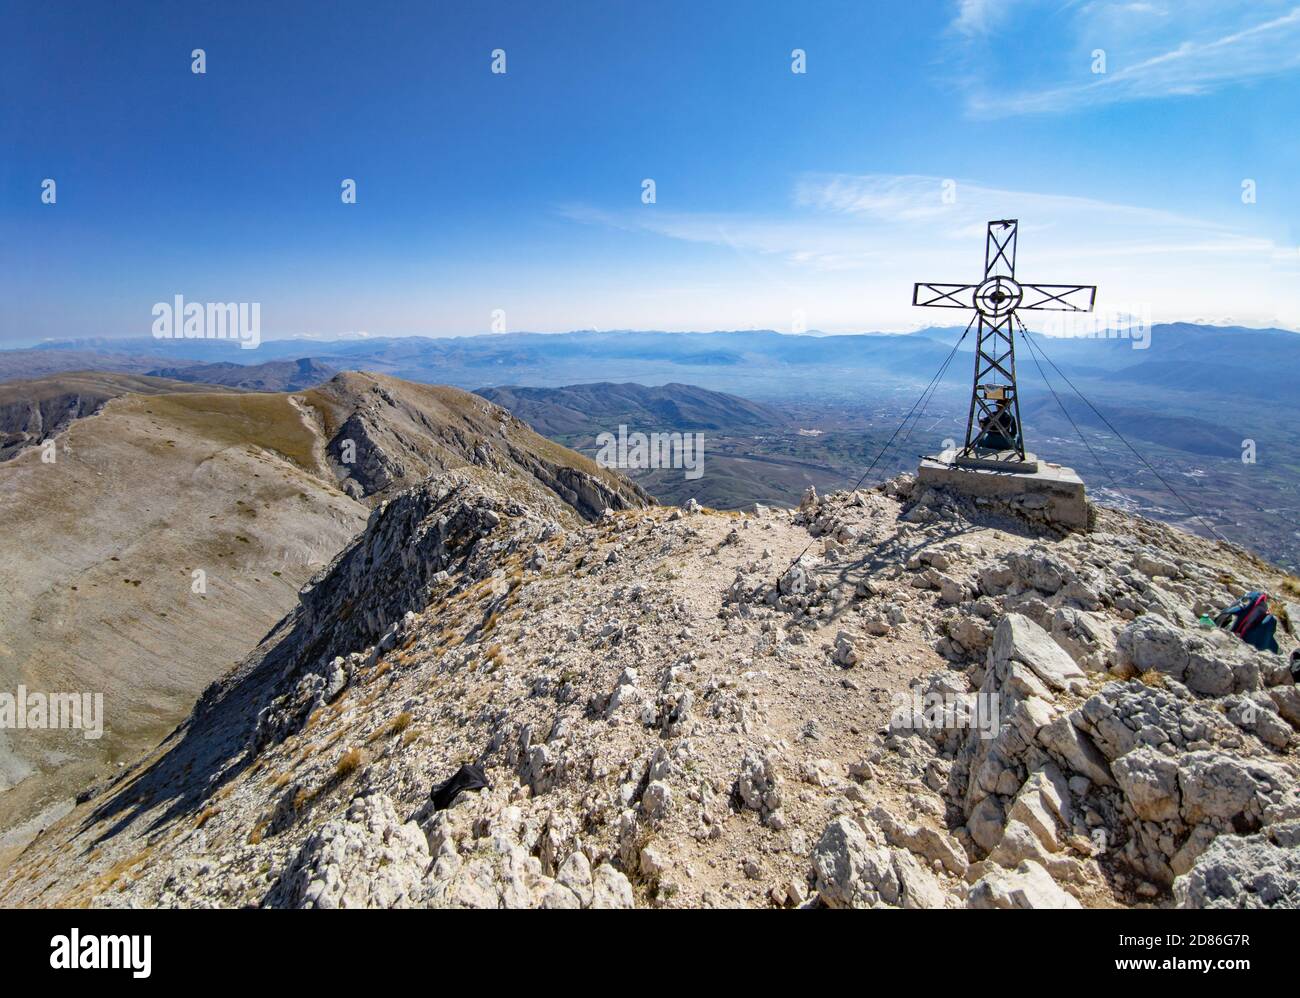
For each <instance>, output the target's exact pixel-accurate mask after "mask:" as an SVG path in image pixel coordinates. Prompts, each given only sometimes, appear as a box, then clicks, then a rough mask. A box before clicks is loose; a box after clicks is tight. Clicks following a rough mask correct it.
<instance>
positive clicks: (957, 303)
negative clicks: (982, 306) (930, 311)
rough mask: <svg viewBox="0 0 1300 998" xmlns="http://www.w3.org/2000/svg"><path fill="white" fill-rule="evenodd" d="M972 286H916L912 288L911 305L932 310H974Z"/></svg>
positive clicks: (973, 290)
mask: <svg viewBox="0 0 1300 998" xmlns="http://www.w3.org/2000/svg"><path fill="white" fill-rule="evenodd" d="M975 287H976V286H975V285H974V284H917V285H914V286H913V288H912V304H913V305H930V306H933V307H934V308H974V307H975Z"/></svg>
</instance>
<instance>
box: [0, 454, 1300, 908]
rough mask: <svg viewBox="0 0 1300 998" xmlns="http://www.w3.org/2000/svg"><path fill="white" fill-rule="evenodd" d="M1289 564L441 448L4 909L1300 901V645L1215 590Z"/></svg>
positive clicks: (902, 492) (47, 847) (1281, 583)
mask: <svg viewBox="0 0 1300 998" xmlns="http://www.w3.org/2000/svg"><path fill="white" fill-rule="evenodd" d="M1295 585H1296V582H1295V580H1294V579H1292V578H1289V577H1287V576H1285V575H1283V574H1282V573H1281V572H1280V571H1278V570H1277V569H1275V568H1273V567H1272V566H1269V565H1267V564H1265V563H1263V562H1261V561H1260V560H1259V559H1257V558H1255V557H1253V556H1251V555H1250V554H1248V553H1247V552H1245V551H1243V550H1241V549H1238V548H1235V547H1232V546H1230V545H1225V544H1221V543H1216V542H1211V541H1207V540H1204V539H1201V538H1197V537H1192V536H1190V535H1187V534H1184V533H1181V532H1179V531H1177V530H1175V529H1172V528H1169V527H1166V526H1163V525H1160V524H1156V523H1153V522H1150V521H1146V520H1142V519H1138V518H1135V517H1131V516H1128V515H1125V514H1121V513H1117V512H1114V511H1109V510H1105V509H1099V510H1098V511H1097V516H1096V522H1095V524H1094V527H1093V529H1092V530H1090V531H1087V532H1077V533H1070V534H1066V535H1061V534H1058V533H1056V532H1054V531H1053V530H1052V529H1051V528H1050V527H1049V526H1047V525H1044V524H1042V523H1040V522H1036V521H1035V520H1034V519H1033V518H1032V516H1030V515H1027V513H1026V511H1025V510H1018V509H1015V508H1012V507H1003V506H998V505H995V504H992V503H989V502H987V501H982V502H980V503H978V504H976V503H974V502H972V501H969V500H966V499H962V498H960V497H957V496H954V495H951V494H948V493H945V492H943V491H942V490H937V489H932V488H926V487H922V486H919V485H917V483H916V482H915V481H914V480H912V479H911V478H910V477H907V476H904V477H902V478H898V479H894V480H892V481H890V482H888V483H886V484H885V485H883V486H880V487H877V488H873V489H870V490H860V491H855V492H837V493H834V494H832V495H829V496H825V497H817V496H816V495H814V494H809V495H808V496H806V497H805V500H804V502H803V504H802V505H801V506H800V508H798V509H794V510H783V509H765V508H762V507H759V508H757V509H755V511H753V512H752V513H743V514H740V513H719V512H715V511H711V510H707V509H701V508H699V507H697V506H695V505H694V504H693V503H688V505H687V506H686V507H684V508H682V509H671V508H664V507H654V506H651V507H645V508H631V509H625V510H618V511H614V510H609V511H606V512H605V513H604V514H603V515H601V516H599V518H598V519H596V520H595V521H594V522H587V521H585V520H584V519H582V518H581V517H579V516H578V515H577V514H576V513H575V511H574V509H573V508H572V507H571V506H569V505H565V504H564V503H561V502H560V501H559V500H558V499H557V498H556V494H555V493H554V492H553V491H550V490H549V489H547V488H546V487H544V486H543V485H542V484H532V483H529V482H521V481H520V480H518V479H517V478H507V477H505V476H503V475H502V474H500V473H498V472H496V471H494V470H492V469H491V468H490V467H469V468H463V469H459V470H456V471H452V472H446V473H440V474H434V475H432V476H430V477H428V478H426V479H425V480H423V481H421V482H419V483H418V484H415V485H414V486H413V487H410V488H408V489H406V490H405V491H401V492H397V493H396V494H393V495H391V496H390V497H388V498H386V499H384V500H383V501H382V502H380V503H379V504H378V505H376V507H375V508H374V510H373V511H372V512H371V514H370V517H369V521H368V523H367V525H366V528H365V530H364V531H363V532H362V533H361V535H360V536H359V537H358V538H357V539H356V540H354V541H353V542H352V544H350V545H349V546H348V547H347V548H345V549H344V551H343V552H342V553H341V554H340V555H339V556H338V557H337V558H336V559H335V560H334V561H333V563H332V564H331V565H330V566H329V567H328V568H327V569H326V570H324V571H323V572H321V573H320V574H319V575H318V576H317V577H316V578H315V579H313V580H312V581H311V582H310V583H309V584H308V585H307V586H306V587H305V588H304V589H303V591H302V593H301V597H300V601H299V604H298V607H297V608H296V609H295V610H293V611H292V612H291V613H290V614H289V615H288V616H287V617H286V618H285V619H284V620H283V621H282V622H281V623H280V624H279V625H278V626H277V628H276V629H275V630H273V631H272V632H271V633H270V634H269V635H268V636H267V637H266V638H265V639H264V641H263V642H262V644H261V645H260V646H259V647H258V648H257V650H256V651H255V652H254V653H253V654H252V655H250V656H249V657H248V659H246V660H245V661H244V662H243V663H242V664H241V665H240V666H239V667H238V668H236V669H235V670H234V671H233V672H231V673H230V674H229V675H228V676H226V677H225V678H224V679H222V680H221V681H219V682H217V683H215V684H213V685H212V686H211V687H210V688H209V689H208V690H207V691H206V692H205V693H204V694H203V696H202V698H201V699H200V700H199V702H198V704H197V705H196V707H195V708H194V711H193V713H192V715H191V717H190V718H189V719H188V720H187V721H186V722H185V723H184V724H183V725H181V726H180V727H179V728H178V729H177V730H176V731H175V732H174V733H173V734H172V735H171V736H170V737H169V738H168V739H167V740H166V741H164V742H163V743H162V744H161V745H160V746H159V747H158V749H157V750H156V751H154V752H153V753H152V754H150V755H149V756H147V757H145V758H144V759H141V760H140V761H139V762H137V763H136V764H135V765H133V766H131V767H130V768H129V769H127V770H126V771H125V772H123V773H122V774H121V775H120V776H119V777H118V778H117V779H115V780H114V781H113V782H112V783H111V784H108V785H104V786H101V787H97V788H92V789H91V790H88V791H87V792H86V793H85V794H83V795H82V798H81V803H80V804H79V805H78V807H77V808H76V809H75V810H74V811H73V812H72V813H71V814H69V815H68V816H67V817H65V818H64V819H62V820H61V821H60V822H58V823H57V824H55V825H54V826H53V827H51V828H49V829H47V830H46V831H45V832H44V833H43V834H42V835H41V836H40V837H38V838H37V839H36V840H35V841H34V842H33V843H32V844H31V845H30V846H29V847H28V848H27V849H26V850H25V852H24V853H23V854H22V855H21V856H20V857H19V858H18V859H17V860H16V861H15V862H14V863H13V864H12V865H11V866H10V868H9V869H8V870H7V871H5V873H4V874H3V875H2V876H0V903H4V904H9V905H55V904H57V905H94V906H129V905H162V906H183V907H202V906H245V905H255V906H270V907H281V906H288V907H394V906H397V907H422V906H435V907H442V906H452V907H570V908H578V907H592V908H601V907H632V906H638V907H640V906H651V907H681V906H764V907H803V906H829V907H868V906H872V907H875V906H881V907H885V906H887V907H949V908H959V907H969V908H992V907H996V908H1008V907H1015V908H1038V907H1058V908H1059V907H1080V906H1082V907H1111V906H1133V905H1156V906H1182V907H1292V906H1295V905H1297V904H1300V764H1298V760H1297V754H1296V752H1297V744H1300V742H1298V740H1297V733H1296V732H1297V728H1298V727H1300V691H1298V690H1297V689H1296V687H1295V685H1294V684H1293V682H1292V679H1291V676H1290V673H1289V670H1288V668H1287V662H1286V657H1285V653H1286V652H1289V651H1290V650H1291V649H1292V648H1293V647H1294V646H1295V640H1294V638H1293V637H1292V636H1291V635H1290V634H1289V633H1282V632H1281V631H1280V632H1279V636H1280V639H1281V641H1282V643H1283V652H1284V654H1283V655H1281V656H1279V655H1270V654H1265V653H1260V652H1255V651H1254V650H1252V649H1250V648H1248V647H1247V646H1245V645H1244V644H1242V643H1241V642H1239V641H1237V640H1236V639H1235V638H1233V637H1232V636H1230V635H1228V634H1226V633H1223V632H1219V631H1213V630H1205V629H1203V628H1201V627H1199V626H1198V623H1197V618H1198V616H1199V615H1200V614H1201V613H1203V612H1206V611H1210V612H1213V610H1215V609H1217V608H1219V607H1221V606H1223V605H1226V604H1227V603H1229V602H1231V601H1232V599H1234V598H1235V597H1236V596H1237V595H1239V594H1240V592H1242V591H1244V590H1247V589H1266V590H1268V591H1270V592H1272V593H1274V594H1275V595H1276V596H1277V597H1279V599H1278V603H1277V605H1278V606H1279V607H1280V608H1283V609H1285V607H1286V603H1285V599H1286V598H1288V597H1294V596H1296V595H1297V590H1296V589H1295ZM463 764H477V765H481V766H482V767H483V773H484V775H485V776H486V780H485V782H486V783H487V784H488V786H486V787H483V788H481V789H476V790H470V791H467V792H464V793H462V794H460V795H459V797H457V798H456V799H455V801H454V803H453V804H452V806H450V807H448V808H445V809H442V810H439V809H437V808H436V806H435V804H434V802H433V801H432V799H431V796H430V791H431V788H433V787H434V786H436V785H438V784H441V783H443V781H446V780H447V779H449V778H450V777H452V776H453V774H454V773H456V771H457V770H458V768H459V767H460V766H462V765H463Z"/></svg>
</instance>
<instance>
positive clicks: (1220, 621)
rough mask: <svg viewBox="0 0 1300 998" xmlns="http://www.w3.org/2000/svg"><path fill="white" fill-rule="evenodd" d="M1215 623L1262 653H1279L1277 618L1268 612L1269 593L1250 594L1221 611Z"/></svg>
mask: <svg viewBox="0 0 1300 998" xmlns="http://www.w3.org/2000/svg"><path fill="white" fill-rule="evenodd" d="M1214 622H1215V623H1216V624H1217V625H1218V626H1219V627H1222V628H1224V629H1225V630H1229V631H1232V633H1233V634H1235V635H1237V637H1239V638H1241V640H1242V641H1244V642H1246V644H1248V645H1251V646H1252V647H1254V648H1258V649H1259V650H1260V651H1272V652H1275V651H1278V650H1279V649H1278V646H1277V638H1276V637H1274V634H1275V633H1276V632H1277V618H1276V617H1274V616H1273V615H1272V614H1271V613H1269V612H1268V593H1265V592H1249V593H1247V594H1246V595H1245V596H1243V597H1241V599H1239V600H1237V602H1235V603H1233V604H1232V606H1229V607H1225V608H1224V609H1222V610H1220V611H1219V613H1218V616H1216V617H1215V618H1214Z"/></svg>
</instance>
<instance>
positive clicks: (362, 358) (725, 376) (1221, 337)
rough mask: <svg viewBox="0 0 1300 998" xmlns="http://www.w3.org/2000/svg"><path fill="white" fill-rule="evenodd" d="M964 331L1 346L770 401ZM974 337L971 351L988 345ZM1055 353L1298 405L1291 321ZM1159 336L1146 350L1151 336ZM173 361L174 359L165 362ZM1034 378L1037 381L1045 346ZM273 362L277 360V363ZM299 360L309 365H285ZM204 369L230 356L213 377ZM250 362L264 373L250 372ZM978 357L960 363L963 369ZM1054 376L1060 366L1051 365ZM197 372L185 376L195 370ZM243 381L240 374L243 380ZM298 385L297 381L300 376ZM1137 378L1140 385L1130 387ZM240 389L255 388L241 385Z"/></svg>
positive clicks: (138, 361) (227, 369) (1164, 384)
mask: <svg viewBox="0 0 1300 998" xmlns="http://www.w3.org/2000/svg"><path fill="white" fill-rule="evenodd" d="M963 329H964V327H961V326H958V327H934V328H931V329H926V330H922V331H920V332H917V333H911V334H890V333H870V334H861V335H843V336H794V335H787V334H782V333H776V332H773V331H770V330H760V331H743V332H712V333H666V332H636V331H628V332H608V333H607V332H574V333H559V334H553V335H551V334H537V333H513V334H503V335H497V336H491V335H488V336H474V337H458V338H451V339H432V338H428V337H420V336H411V337H376V338H367V339H348V340H335V341H314V340H303V339H290V340H267V341H264V342H263V343H262V345H261V347H259V348H258V349H257V350H255V351H253V350H241V349H239V348H238V347H237V346H235V345H234V344H232V343H231V342H230V341H223V340H169V341H160V340H154V339H152V338H137V339H127V340H110V339H100V340H76V341H64V342H51V343H47V344H43V345H41V346H39V347H33V348H28V349H23V350H7V351H0V380H8V379H12V378H16V377H32V376H36V375H40V374H47V373H53V372H55V371H60V370H85V369H90V368H95V369H99V370H112V371H124V372H132V373H148V372H160V371H166V372H168V374H167V376H169V377H176V378H178V380H195V379H199V378H202V379H204V380H206V381H207V382H208V383H216V384H234V382H236V381H243V380H249V381H256V380H258V379H262V380H264V381H265V384H266V386H267V388H268V389H270V388H274V387H275V386H276V385H277V384H280V382H281V381H284V382H285V384H287V383H288V381H287V380H286V379H293V378H297V379H299V380H302V379H310V377H313V376H315V375H314V374H313V373H312V370H313V368H314V367H319V368H320V369H321V371H322V373H327V372H328V371H330V370H369V371H376V372H379V373H384V374H391V375H393V376H395V377H400V378H404V379H408V380H413V381H423V382H426V383H433V384H451V385H456V386H458V387H461V388H466V389H471V390H473V389H477V388H480V387H484V386H486V387H497V386H503V385H511V386H513V385H528V386H533V387H558V386H562V385H573V384H576V383H580V382H601V381H613V382H627V381H636V382H639V383H641V384H664V383H680V382H682V381H683V380H689V382H690V383H691V384H693V385H697V386H700V387H702V388H707V389H711V390H715V391H726V392H730V393H735V394H741V395H744V396H746V397H748V398H753V399H758V400H776V399H790V398H805V399H809V398H812V399H815V398H824V397H828V396H838V397H850V396H852V395H858V394H861V393H862V392H864V391H868V390H871V389H876V388H882V387H889V386H893V385H897V386H906V385H910V384H913V383H917V382H920V383H924V382H926V381H928V380H929V378H930V377H931V376H932V375H933V374H934V372H935V371H936V370H937V369H938V368H939V366H940V364H941V363H942V362H943V360H944V358H945V357H946V356H947V355H948V353H949V352H950V351H951V349H952V344H953V343H954V342H955V341H956V339H957V338H958V337H959V336H960V335H961V333H962V331H963ZM973 339H974V336H973V333H972V334H971V335H970V336H968V337H967V338H966V340H965V342H964V343H963V344H962V348H961V350H962V353H963V354H965V353H968V352H969V351H971V350H972V349H973V347H974V343H973ZM1038 340H1039V342H1040V343H1041V344H1042V346H1043V349H1044V352H1045V353H1046V354H1047V356H1049V357H1050V358H1051V359H1052V360H1053V361H1055V362H1056V363H1057V364H1058V365H1060V366H1061V368H1062V370H1064V371H1065V372H1066V373H1067V374H1068V375H1069V376H1070V377H1071V378H1072V379H1073V378H1075V377H1076V376H1077V377H1081V378H1091V379H1100V380H1103V381H1105V382H1106V383H1107V384H1109V385H1111V386H1121V385H1122V386H1124V390H1125V391H1132V390H1133V389H1134V388H1140V387H1142V386H1150V387H1153V388H1157V389H1160V390H1168V391H1175V392H1181V393H1191V394H1198V393H1200V394H1204V392H1205V389H1206V388H1207V387H1208V386H1211V385H1213V386H1217V388H1218V389H1219V390H1220V392H1222V391H1223V390H1227V391H1231V392H1233V393H1238V394H1241V395H1246V396H1249V397H1250V398H1253V399H1259V400H1270V399H1277V400H1279V401H1283V402H1286V403H1287V404H1290V403H1291V401H1292V398H1293V396H1294V395H1295V392H1294V390H1293V386H1294V384H1295V383H1296V379H1297V378H1298V377H1300V335H1297V334H1296V333H1293V332H1290V331H1287V330H1282V329H1248V328H1245V327H1240V326H1201V325H1195V324H1191V323H1170V324H1162V325H1156V326H1153V327H1151V328H1150V329H1149V330H1148V331H1146V332H1145V333H1144V334H1143V336H1142V338H1140V339H1126V338H1110V339H1107V338H1100V337H1088V338H1063V337H1055V338H1045V337H1041V336H1039V337H1038ZM1143 344H1145V348H1139V347H1142V345H1143ZM160 357H171V358H173V359H172V360H171V361H167V360H164V359H160ZM1019 360H1020V365H1021V368H1022V369H1023V371H1024V372H1025V373H1026V374H1029V375H1031V376H1032V377H1031V378H1029V379H1026V380H1028V381H1030V382H1034V383H1036V382H1037V372H1036V370H1035V369H1034V367H1033V357H1032V355H1025V354H1023V353H1022V355H1021V356H1020V358H1019ZM268 362H272V364H274V365H275V366H272V365H271V364H268ZM283 362H293V363H294V364H297V365H299V367H298V368H297V369H292V368H290V369H286V368H283V367H280V366H279V365H280V364H281V363H283ZM199 364H217V365H221V367H220V368H219V369H209V370H207V371H206V372H205V371H204V370H202V369H198V368H196V365H199ZM237 366H246V367H252V366H255V367H259V368H261V369H262V371H263V373H257V374H253V373H250V374H249V375H247V376H246V377H241V376H240V375H239V372H238V371H235V370H233V369H234V368H235V367H237ZM968 366H969V361H967V362H966V363H962V362H961V360H960V358H958V359H956V360H954V362H953V369H952V373H950V375H949V377H950V378H954V379H957V380H960V379H961V378H960V375H959V374H958V373H957V372H959V371H963V369H964V368H966V367H968ZM1048 370H1049V373H1050V368H1049V369H1048ZM182 373H183V374H184V377H180V375H181V374H182ZM231 379H233V380H231ZM295 383H297V382H296V381H295ZM1129 386H1132V387H1129ZM237 387H251V385H244V384H239V385H237Z"/></svg>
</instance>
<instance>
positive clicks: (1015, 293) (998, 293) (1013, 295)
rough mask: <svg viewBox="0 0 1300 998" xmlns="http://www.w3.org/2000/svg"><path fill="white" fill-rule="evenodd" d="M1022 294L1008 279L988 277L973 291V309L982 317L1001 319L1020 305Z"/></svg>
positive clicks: (1018, 286) (1012, 281) (1014, 283)
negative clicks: (981, 314) (977, 310)
mask: <svg viewBox="0 0 1300 998" xmlns="http://www.w3.org/2000/svg"><path fill="white" fill-rule="evenodd" d="M1023 297H1024V292H1023V291H1022V290H1021V288H1020V285H1019V284H1017V283H1016V282H1015V280H1014V279H1012V278H1010V277H990V278H989V279H988V280H987V281H985V282H984V283H983V284H981V285H980V286H979V287H978V288H976V289H975V307H976V308H977V309H979V310H980V311H981V312H982V313H983V314H984V315H987V316H992V317H995V318H1001V317H1002V316H1004V315H1006V314H1007V313H1008V312H1010V311H1011V310H1012V309H1014V308H1015V307H1016V306H1017V305H1019V304H1020V300H1021V298H1023Z"/></svg>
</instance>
